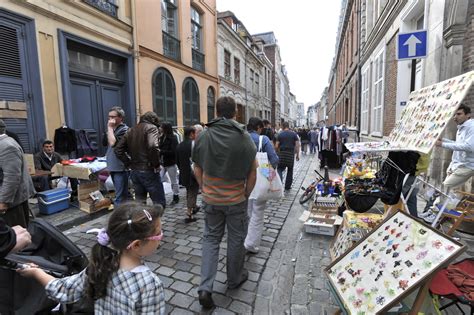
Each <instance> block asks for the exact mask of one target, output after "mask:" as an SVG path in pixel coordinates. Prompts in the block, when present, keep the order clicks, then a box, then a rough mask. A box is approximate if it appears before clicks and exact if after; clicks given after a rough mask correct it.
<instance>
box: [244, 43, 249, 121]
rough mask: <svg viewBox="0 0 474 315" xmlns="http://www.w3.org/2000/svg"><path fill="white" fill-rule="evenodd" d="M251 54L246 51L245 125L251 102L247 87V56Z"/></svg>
mask: <svg viewBox="0 0 474 315" xmlns="http://www.w3.org/2000/svg"><path fill="white" fill-rule="evenodd" d="M248 54H249V51H248V49H246V50H245V117H244V121H243V124H244V125H246V124H245V122H246V121H248V119H249V117H248V114H249V102H248V92H247V90H248V87H247V56H248Z"/></svg>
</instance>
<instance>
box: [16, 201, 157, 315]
mask: <svg viewBox="0 0 474 315" xmlns="http://www.w3.org/2000/svg"><path fill="white" fill-rule="evenodd" d="M162 214H163V208H162V206H161V205H154V206H144V205H141V204H140V205H138V204H121V205H120V206H119V207H117V208H116V209H115V211H114V212H113V213H112V215H111V216H110V218H109V223H108V227H107V229H94V230H91V231H93V232H97V233H98V235H97V244H95V245H94V247H93V248H92V251H91V257H90V261H89V266H88V267H87V268H86V269H85V270H83V271H82V272H80V273H79V274H76V275H73V276H70V277H65V278H61V279H56V278H54V277H53V276H51V275H48V274H47V273H45V272H44V271H43V270H41V269H39V268H37V266H35V265H30V266H29V268H25V269H22V270H19V271H18V272H19V273H20V274H21V275H23V276H26V277H33V278H35V279H37V280H38V281H39V282H40V283H41V284H42V285H44V286H45V289H46V293H47V295H48V297H49V298H50V299H53V300H55V301H57V302H59V303H62V304H69V303H74V302H76V301H78V300H80V299H81V298H84V297H85V298H90V299H91V300H93V301H94V312H95V314H165V296H164V290H163V284H162V283H161V281H160V279H159V278H158V276H157V275H156V274H155V273H153V271H151V270H150V269H149V268H148V267H147V266H145V265H144V263H143V261H142V258H143V257H146V256H149V255H151V254H153V253H154V252H155V250H156V249H157V248H158V246H159V244H160V241H161V239H162V238H163V232H162V230H161V215H162Z"/></svg>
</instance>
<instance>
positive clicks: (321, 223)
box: [304, 218, 337, 236]
mask: <svg viewBox="0 0 474 315" xmlns="http://www.w3.org/2000/svg"><path fill="white" fill-rule="evenodd" d="M304 228H305V232H306V233H313V234H321V235H329V236H334V235H335V234H336V228H337V226H336V225H335V220H333V219H324V218H309V219H308V221H306V222H305V223H304Z"/></svg>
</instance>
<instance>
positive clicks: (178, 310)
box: [170, 307, 194, 315]
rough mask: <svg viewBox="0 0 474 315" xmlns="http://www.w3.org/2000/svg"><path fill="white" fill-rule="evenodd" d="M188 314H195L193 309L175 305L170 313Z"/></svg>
mask: <svg viewBox="0 0 474 315" xmlns="http://www.w3.org/2000/svg"><path fill="white" fill-rule="evenodd" d="M187 314H194V313H193V312H191V311H188V310H185V309H182V308H178V307H175V308H174V309H173V311H172V312H171V313H170V315H187Z"/></svg>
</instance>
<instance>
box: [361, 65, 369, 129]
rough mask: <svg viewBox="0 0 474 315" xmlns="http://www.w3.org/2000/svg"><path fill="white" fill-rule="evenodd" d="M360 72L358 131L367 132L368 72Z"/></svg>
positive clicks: (366, 70)
mask: <svg viewBox="0 0 474 315" xmlns="http://www.w3.org/2000/svg"><path fill="white" fill-rule="evenodd" d="M368 68H369V67H367V69H365V70H362V86H361V92H362V93H361V115H360V118H361V119H360V131H361V132H362V133H364V134H367V133H368V132H369V71H368Z"/></svg>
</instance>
